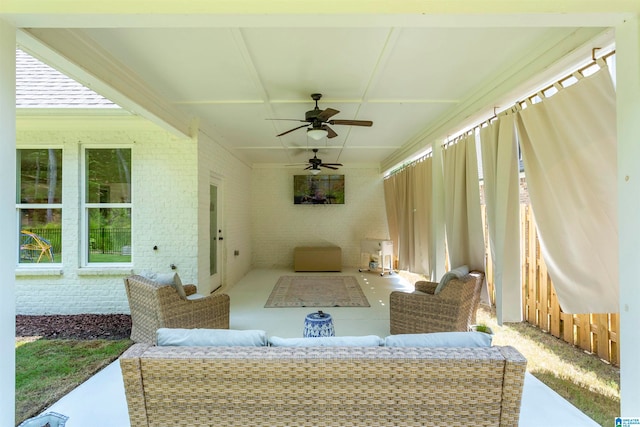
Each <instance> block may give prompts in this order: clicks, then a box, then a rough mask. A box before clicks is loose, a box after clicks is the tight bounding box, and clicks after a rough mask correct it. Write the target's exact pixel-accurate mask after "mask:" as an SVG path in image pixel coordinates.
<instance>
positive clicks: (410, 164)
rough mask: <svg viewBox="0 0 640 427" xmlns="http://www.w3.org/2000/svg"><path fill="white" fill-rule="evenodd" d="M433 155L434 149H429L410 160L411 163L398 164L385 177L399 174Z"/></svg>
mask: <svg viewBox="0 0 640 427" xmlns="http://www.w3.org/2000/svg"><path fill="white" fill-rule="evenodd" d="M432 156H433V151H429V152H428V153H426V154H424V155H422V156H420V157H418V158H417V159H414V160H412V161H410V162H409V163H404V164H402V165H400V166H398V167H397V168H395V169H392V170H391V172H389V173H388V174H387V175H386V176H385V177H384V179H387V178H389V177H391V176H393V175H395V174H397V173H399V172H402V171H403V170H405V169H406V168H408V167H411V166H414V165H415V164H416V163H419V162H422V161H424V160H426V159H428V158H429V157H432Z"/></svg>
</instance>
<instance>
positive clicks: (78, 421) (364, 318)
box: [44, 269, 598, 427]
mask: <svg viewBox="0 0 640 427" xmlns="http://www.w3.org/2000/svg"><path fill="white" fill-rule="evenodd" d="M293 274H296V273H293V272H291V271H290V270H253V271H251V272H250V273H249V274H247V276H245V277H244V278H243V279H242V280H241V281H240V282H238V283H237V284H235V285H234V286H233V287H231V288H230V289H228V290H227V291H226V292H227V293H228V294H229V296H230V297H231V328H232V329H264V330H266V331H267V332H268V333H269V334H270V335H277V336H281V337H296V336H301V335H302V325H303V319H304V316H305V314H307V313H308V312H311V311H313V310H312V309H309V308H278V309H274V308H264V303H265V302H266V300H267V298H268V296H269V294H270V293H271V290H272V288H273V285H274V284H275V283H276V281H277V280H278V278H279V277H280V276H283V275H293ZM312 274H314V273H312ZM316 274H317V273H316ZM325 274H328V273H325ZM330 274H336V275H338V274H341V275H353V276H356V277H357V278H358V281H359V283H360V285H361V287H362V290H363V291H364V293H365V295H366V296H367V299H368V300H369V303H370V304H371V307H370V308H347V307H340V308H331V309H327V310H325V311H330V313H331V314H332V316H333V318H334V323H335V328H336V335H365V334H375V335H379V336H382V337H384V336H386V335H388V334H389V309H388V306H387V303H388V296H389V293H390V292H391V291H393V290H408V288H409V286H408V283H407V282H406V281H405V280H404V279H402V278H400V277H399V276H396V275H392V276H388V275H387V276H384V277H380V276H379V275H378V274H374V273H370V272H362V273H360V272H358V270H357V269H346V270H345V271H343V272H342V273H330ZM49 411H53V412H59V413H61V414H64V415H67V416H69V420H68V421H67V424H66V426H67V427H102V426H104V427H107V426H108V427H127V426H130V423H129V417H128V413H127V403H126V400H125V396H124V384H123V382H122V376H121V373H120V365H119V363H118V361H115V362H113V363H112V364H110V365H109V366H107V367H106V368H105V369H103V370H102V371H100V372H99V373H97V374H96V375H94V376H93V377H91V378H90V379H89V380H88V381H86V382H85V383H83V384H81V385H80V386H79V387H77V388H76V389H75V390H73V391H72V392H71V393H69V394H68V395H66V396H64V397H63V398H62V399H60V400H59V401H58V402H56V403H55V404H54V405H52V406H51V407H49V408H47V409H46V410H45V411H44V412H49ZM519 425H520V426H522V427H539V426H545V427H553V426H558V427H560V426H562V427H566V426H572V427H580V426H585V427H587V426H598V424H597V423H595V422H594V421H593V420H592V419H591V418H589V417H587V416H586V415H584V414H583V413H582V412H580V411H579V410H578V409H577V408H576V407H574V406H573V405H571V404H570V403H569V402H567V401H566V400H565V399H563V398H562V397H561V396H559V395H558V394H557V393H556V392H554V391H553V390H551V389H550V388H549V387H547V386H546V385H544V384H543V383H542V382H540V381H539V380H537V379H536V378H535V377H533V376H532V375H530V374H528V373H527V375H526V378H525V385H524V392H523V396H522V406H521V410H520V423H519Z"/></svg>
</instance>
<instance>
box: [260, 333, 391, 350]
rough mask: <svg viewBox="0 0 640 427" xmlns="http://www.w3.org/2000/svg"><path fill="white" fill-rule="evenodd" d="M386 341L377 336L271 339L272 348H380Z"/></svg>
mask: <svg viewBox="0 0 640 427" xmlns="http://www.w3.org/2000/svg"><path fill="white" fill-rule="evenodd" d="M383 343H384V340H383V339H382V338H380V337H379V336H377V335H365V336H357V337H312V338H280V337H271V338H269V345H271V347H379V346H381V345H382V344H383Z"/></svg>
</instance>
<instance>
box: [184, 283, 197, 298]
mask: <svg viewBox="0 0 640 427" xmlns="http://www.w3.org/2000/svg"><path fill="white" fill-rule="evenodd" d="M182 287H183V288H184V293H185V294H187V296H189V295H193V294H195V293H196V292H198V288H197V287H196V285H183V286H182Z"/></svg>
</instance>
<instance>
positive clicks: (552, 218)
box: [517, 66, 619, 313]
mask: <svg viewBox="0 0 640 427" xmlns="http://www.w3.org/2000/svg"><path fill="white" fill-rule="evenodd" d="M517 128H518V133H519V138H520V144H521V148H522V155H523V160H524V168H525V174H526V178H527V185H528V189H529V197H530V200H531V206H532V209H533V211H534V214H535V219H536V225H537V227H538V231H539V237H540V244H541V249H542V255H543V257H544V260H545V262H546V264H547V268H548V271H549V275H550V277H551V279H552V281H553V284H554V286H555V289H556V293H557V295H558V300H559V302H560V306H561V307H562V310H563V311H564V312H566V313H614V312H618V301H619V291H618V221H617V183H616V175H617V160H616V152H617V148H616V94H615V89H614V87H613V83H612V81H611V77H610V75H609V71H608V69H607V68H606V66H605V67H604V68H602V69H601V70H600V71H599V72H597V73H595V74H593V75H592V76H590V77H585V78H581V79H580V81H578V82H577V83H575V84H574V85H572V86H569V87H568V88H565V89H560V91H559V92H558V93H556V94H555V95H553V96H551V97H549V98H546V99H543V101H542V102H540V103H538V104H534V105H528V107H527V108H525V109H524V110H522V111H520V112H519V113H518V117H517Z"/></svg>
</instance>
